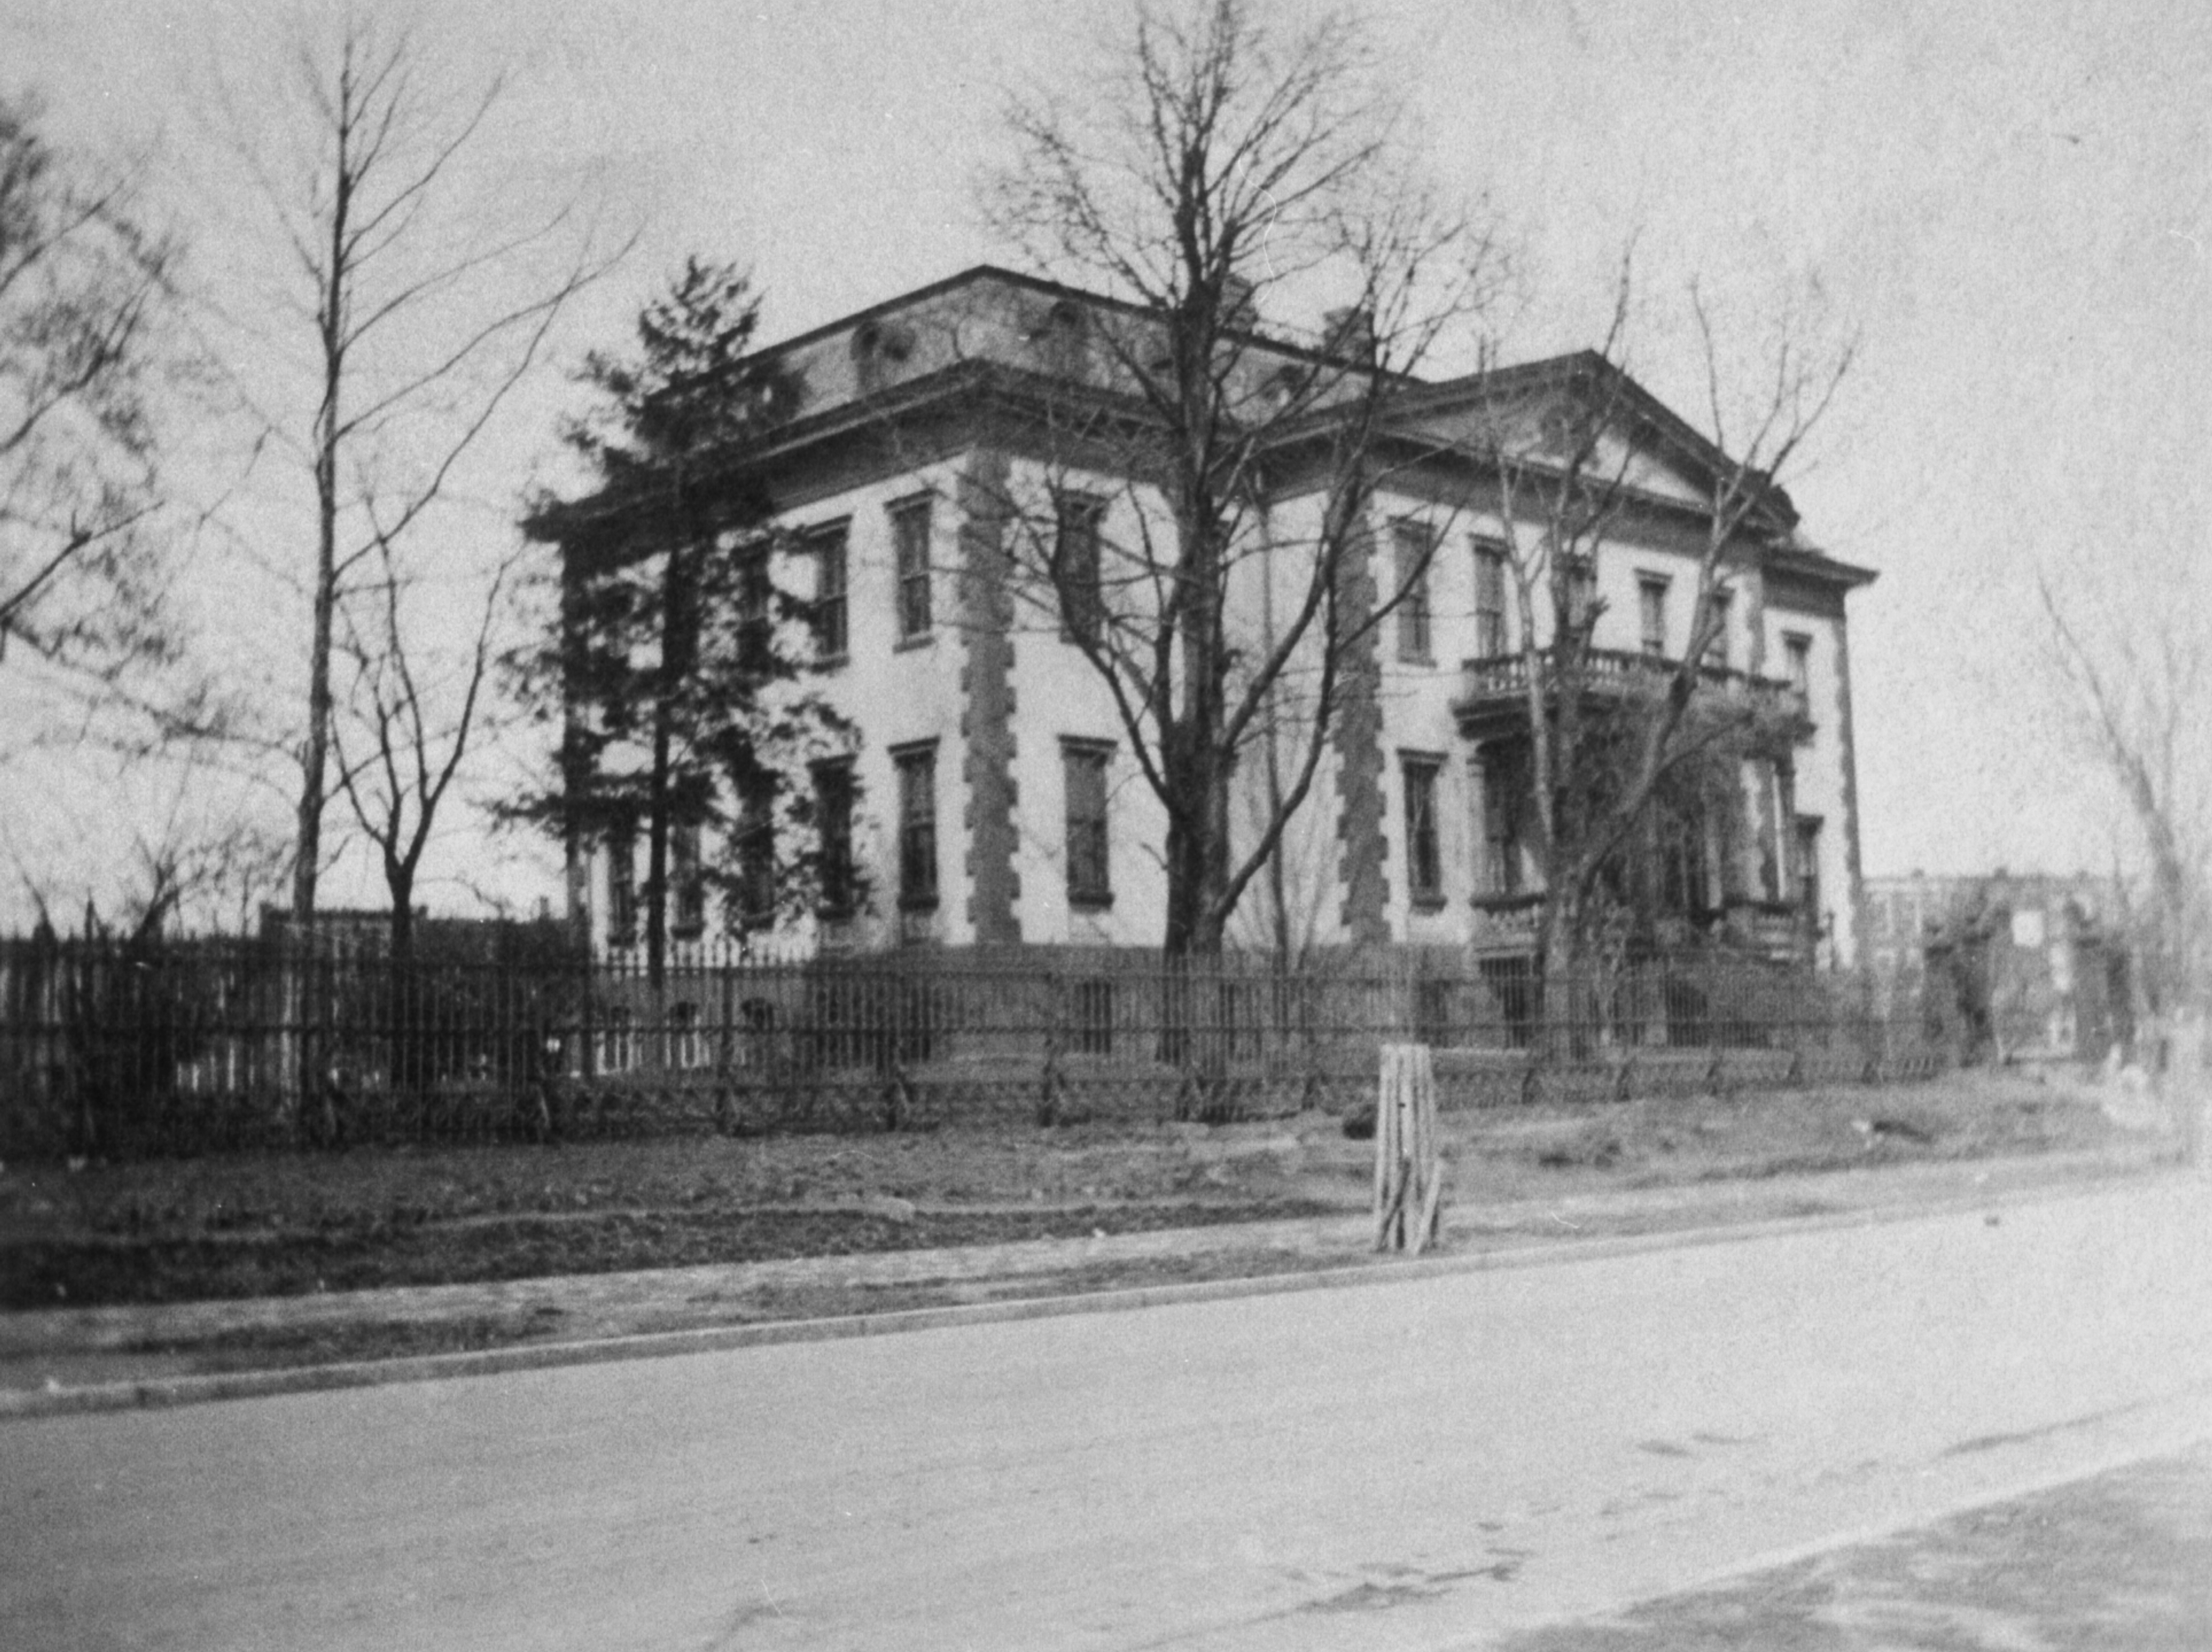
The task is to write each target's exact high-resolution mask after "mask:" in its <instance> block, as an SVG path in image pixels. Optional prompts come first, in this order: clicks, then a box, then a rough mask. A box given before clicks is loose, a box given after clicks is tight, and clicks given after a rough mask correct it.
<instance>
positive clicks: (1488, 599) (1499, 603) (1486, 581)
mask: <svg viewBox="0 0 2212 1652" xmlns="http://www.w3.org/2000/svg"><path fill="white" fill-rule="evenodd" d="M1474 652H1475V655H1476V657H1477V658H1478V659H1497V658H1498V656H1499V655H1500V654H1502V653H1504V652H1505V547H1504V546H1503V545H1496V544H1477V545H1476V546H1475V548H1474Z"/></svg>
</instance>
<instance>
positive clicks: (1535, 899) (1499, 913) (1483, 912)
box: [1469, 893, 1544, 952]
mask: <svg viewBox="0 0 2212 1652" xmlns="http://www.w3.org/2000/svg"><path fill="white" fill-rule="evenodd" d="M1469 904H1471V905H1472V906H1473V907H1474V950H1475V951H1478V952H1527V951H1533V950H1534V947H1535V944H1536V926H1537V925H1538V923H1539V922H1541V920H1542V918H1543V913H1544V897H1543V896H1542V895H1541V893H1540V894H1513V895H1478V896H1475V897H1474V900H1473V901H1472V902H1470V903H1469Z"/></svg>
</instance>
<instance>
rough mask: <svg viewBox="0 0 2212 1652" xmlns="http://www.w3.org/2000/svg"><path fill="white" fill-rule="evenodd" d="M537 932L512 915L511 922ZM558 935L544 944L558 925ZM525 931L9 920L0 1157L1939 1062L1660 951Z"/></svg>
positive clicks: (1908, 1029) (1821, 1000)
mask: <svg viewBox="0 0 2212 1652" xmlns="http://www.w3.org/2000/svg"><path fill="white" fill-rule="evenodd" d="M528 928H529V926H515V932H517V933H522V932H526V931H527V930H528ZM549 937H550V938H549ZM526 938H527V939H528V944H519V943H518V944H506V943H501V944H497V945H489V944H471V945H469V946H465V947H461V946H454V945H451V944H447V945H441V946H426V947H423V948H422V949H419V950H418V951H417V954H416V957H414V958H413V959H412V960H411V961H410V963H408V964H407V965H406V966H405V967H400V966H398V965H396V964H395V963H393V961H392V958H391V957H390V956H389V952H388V951H386V950H380V948H379V947H378V946H376V945H374V944H367V943H365V942H362V940H361V939H360V938H357V937H356V938H351V939H339V940H333V939H332V938H328V937H322V938H318V939H317V941H316V943H315V944H313V945H308V944H301V943H300V942H298V941H297V940H295V939H289V938H281V937H279V938H257V939H249V940H235V939H216V940H186V941H171V942H167V943H159V944H150V943H144V942H135V943H109V942H86V941H57V940H54V939H52V938H41V939H34V940H28V941H4V940H0V1096H4V1108H0V1151H6V1152H8V1153H10V1154H14V1155H32V1156H36V1155H53V1154H59V1153H63V1152H71V1153H89V1152H98V1153H101V1154H105V1155H108V1156H132V1155H146V1154H161V1153H180V1152H197V1151H210V1150H216V1149H228V1148H242V1147H254V1146H271V1145H317V1144H322V1145H337V1144H343V1143H346V1142H354V1141H433V1140H508V1139H551V1138H560V1137H575V1136H596V1135H609V1134H648V1133H673V1132H682V1131H697V1130H709V1129H712V1130H721V1131H743V1130H756V1129H808V1128H812V1129H831V1130H856V1129H882V1128H900V1127H921V1126H934V1125H941V1124H994V1123H1007V1122H1012V1121H1025V1122H1026V1121H1037V1122H1046V1123H1050V1122H1054V1121H1078V1120H1083V1119H1091V1118H1110V1119H1124V1120H1132V1121H1133V1120H1142V1119H1169V1118H1206V1119H1218V1118H1226V1117H1238V1116H1243V1117H1249V1116H1259V1115H1264V1114H1287V1113H1291V1112H1295V1111H1297V1110H1299V1109H1301V1108H1313V1107H1320V1108H1333V1109H1338V1110H1346V1109H1349V1108H1356V1107H1361V1106H1364V1105H1367V1104H1368V1103H1370V1102H1371V1100H1372V1091H1373V1086H1374V1083H1375V1073H1376V1051H1377V1048H1378V1047H1379V1046H1380V1045H1382V1044H1383V1043H1385V1042H1403V1041H1408V1040H1410V1041H1413V1042H1422V1043H1425V1044H1428V1045H1429V1046H1431V1048H1433V1049H1434V1050H1435V1051H1436V1052H1437V1057H1436V1067H1437V1080H1438V1084H1439V1086H1440V1090H1441V1095H1442V1100H1443V1105H1445V1106H1447V1107H1469V1106H1495V1105H1505V1104H1513V1103H1522V1102H1534V1101H1539V1100H1552V1101H1599V1100H1604V1099H1617V1098H1626V1097H1628V1096H1635V1095H1643V1094H1651V1093H1656V1092H1666V1091H1669V1090H1711V1089H1713V1088H1727V1087H1729V1086H1732V1085H1754V1084H1758V1085H1765V1084H1798V1083H1810V1082H1818V1081H1836V1080H1851V1081H1857V1080H1869V1079H1877V1078H1902V1077H1911V1076H1918V1075H1922V1074H1925V1073H1927V1072H1932V1071H1933V1070H1935V1069H1936V1067H1938V1066H1942V1065H1943V1064H1944V1062H1945V1061H1946V1060H1948V1059H1949V1058H1948V1049H1947V1047H1946V1045H1945V1043H1944V1041H1943V1038H1942V1032H1941V1028H1940V1026H1939V1025H1938V1024H1937V1023H1934V1022H1931V1021H1930V1020H1929V1018H1928V1017H1927V1016H1926V1015H1924V1014H1923V1008H1922V1006H1921V1005H1919V1004H1918V1003H1917V1001H1911V1002H1893V1001H1890V1000H1889V999H1887V998H1886V997H1884V996H1883V994H1882V993H1881V989H1880V988H1878V987H1876V986H1875V984H1874V983H1872V982H1871V981H1868V980H1866V979H1864V978H1861V977H1857V976H1846V975H1814V974H1811V973H1808V972H1806V971H1803V970H1800V969H1782V968H1778V967H1774V966H1771V965H1765V964H1759V963H1747V962H1742V961H1738V960H1730V959H1727V958H1723V957H1714V958H1707V959H1693V960H1685V959H1675V960H1672V961H1669V962H1666V963H1656V962H1655V963H1646V964H1638V965H1632V966H1627V967H1623V968H1620V969H1612V970H1608V971H1603V972H1584V973H1582V974H1577V975H1573V976H1571V977H1566V978H1561V979H1552V980H1541V979H1538V978H1536V977H1534V976H1533V975H1530V974H1528V971H1527V969H1526V968H1525V966H1521V967H1516V966H1514V965H1512V964H1510V963H1501V962H1500V961H1498V960H1479V959H1475V958H1472V957H1468V956H1467V955H1464V954H1462V953H1457V952H1449V953H1448V952H1440V951H1437V952H1432V951H1412V950H1400V951H1384V952H1376V951H1359V952H1343V953H1325V954H1320V955H1316V956H1313V957H1307V958H1304V959H1302V960H1300V961H1299V962H1298V963H1296V964H1295V965H1289V964H1285V963H1284V962H1283V961H1281V960H1279V959H1276V958H1272V957H1257V956H1236V955H1232V956H1230V957H1224V958H1220V959H1207V960H1205V961H1203V962H1202V963H1193V962H1183V963H1170V961H1168V960H1166V959H1164V958H1163V957H1161V955H1159V954H1158V953H1157V952H1151V951H1139V950H1130V949H1121V950H1085V949H1063V948H1048V947H1026V948H1021V949H1015V950H1006V951H994V950H990V949H975V950H953V949H943V950H930V951H921V950H914V951H900V952H895V953H889V954H878V955H868V956H865V957H859V956H825V957H814V958H809V959H805V960H802V961H795V962H782V961H763V960H760V959H758V958H753V957H743V956H734V955H732V956H718V955H714V954H712V953H708V952H702V951H685V952H680V953H679V954H678V956H677V957H675V958H673V959H671V961H669V962H668V963H666V965H665V968H664V969H661V970H659V971H657V972H656V971H651V970H648V969H647V968H645V967H644V966H643V964H642V963H637V962H635V961H630V960H626V959H624V960H607V959H604V958H602V959H591V958H586V957H582V956H580V955H579V954H577V953H576V952H574V951H573V950H571V949H570V948H569V947H568V945H567V944H565V942H564V941H562V940H560V939H559V938H557V931H553V930H551V929H550V926H548V929H547V931H546V932H541V933H538V934H537V935H536V936H534V937H526Z"/></svg>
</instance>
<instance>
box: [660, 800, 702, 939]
mask: <svg viewBox="0 0 2212 1652" xmlns="http://www.w3.org/2000/svg"><path fill="white" fill-rule="evenodd" d="M668 864H669V881H670V882H671V884H674V885H675V896H676V898H675V900H674V902H672V903H671V915H670V918H669V931H670V932H671V933H672V934H673V935H674V936H675V937H676V938H678V940H691V939H695V938H697V936H698V935H699V934H700V933H701V932H702V931H703V930H704V929H705V928H706V927H707V880H706V879H705V878H703V877H702V876H701V875H700V871H699V829H698V827H696V826H694V825H686V826H677V827H672V828H671V829H670V831H669V834H668Z"/></svg>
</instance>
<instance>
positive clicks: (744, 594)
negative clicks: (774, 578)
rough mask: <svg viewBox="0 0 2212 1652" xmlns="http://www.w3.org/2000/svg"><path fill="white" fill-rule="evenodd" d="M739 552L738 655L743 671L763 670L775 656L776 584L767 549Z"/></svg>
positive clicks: (758, 548)
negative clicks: (771, 578) (770, 572)
mask: <svg viewBox="0 0 2212 1652" xmlns="http://www.w3.org/2000/svg"><path fill="white" fill-rule="evenodd" d="M738 554H739V556H741V557H742V558H743V561H742V562H740V563H739V564H738V661H739V663H740V664H741V665H743V666H744V669H745V670H746V671H761V672H765V671H768V670H769V667H770V665H772V664H773V662H774V660H775V586H774V585H773V584H772V583H771V582H770V580H769V568H768V550H767V549H766V547H764V546H749V547H747V548H746V549H745V550H743V551H741V552H739V553H738Z"/></svg>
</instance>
